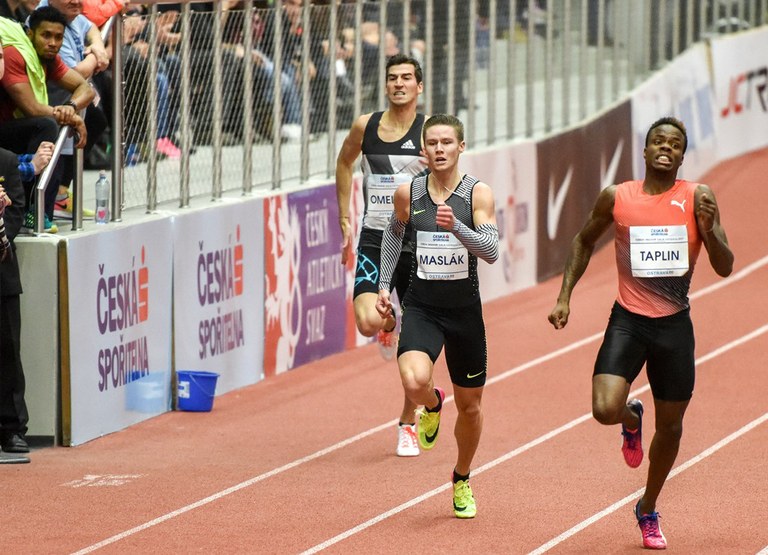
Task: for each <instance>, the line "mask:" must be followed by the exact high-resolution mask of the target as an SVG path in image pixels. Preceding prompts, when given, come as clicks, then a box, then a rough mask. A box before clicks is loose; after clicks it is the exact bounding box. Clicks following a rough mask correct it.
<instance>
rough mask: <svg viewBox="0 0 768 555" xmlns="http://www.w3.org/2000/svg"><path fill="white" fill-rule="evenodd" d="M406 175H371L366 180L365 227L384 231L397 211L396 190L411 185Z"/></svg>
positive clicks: (409, 178)
mask: <svg viewBox="0 0 768 555" xmlns="http://www.w3.org/2000/svg"><path fill="white" fill-rule="evenodd" d="M410 181H411V177H410V176H408V175H405V174H395V175H384V174H371V175H369V176H368V178H367V180H366V194H367V198H366V201H367V203H368V204H367V211H366V215H365V221H364V222H363V225H364V226H365V227H367V228H370V229H384V228H385V227H387V224H388V223H389V217H390V216H391V215H392V210H394V209H395V190H396V189H397V188H398V187H399V186H400V185H403V184H406V183H410Z"/></svg>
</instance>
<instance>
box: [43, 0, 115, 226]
mask: <svg viewBox="0 0 768 555" xmlns="http://www.w3.org/2000/svg"><path fill="white" fill-rule="evenodd" d="M49 5H50V6H51V7H53V8H55V9H57V10H59V11H60V12H61V13H62V14H64V17H65V18H66V19H67V26H66V27H65V29H64V41H63V42H62V44H61V48H60V49H59V56H60V57H61V60H62V61H63V62H64V63H65V64H66V65H67V66H68V67H70V68H72V69H74V70H75V71H76V72H77V73H79V74H80V75H82V77H83V79H86V80H88V79H91V78H92V77H93V76H94V75H95V74H96V73H99V72H101V71H104V70H105V69H106V68H107V67H108V66H109V56H108V55H107V51H106V48H105V47H104V41H103V40H102V39H101V31H100V30H99V28H98V27H96V26H95V25H94V24H93V23H91V22H90V21H89V20H88V18H86V17H85V16H84V15H82V7H83V4H82V1H81V0H41V1H40V3H39V4H38V7H37V9H38V10H40V9H43V8H45V7H46V6H49ZM68 98H69V91H67V90H66V89H63V88H61V87H59V86H58V85H57V84H56V83H54V82H49V83H48V103H49V104H50V105H52V106H56V105H58V104H61V103H63V102H66V100H67V99H68ZM84 118H85V127H86V129H87V130H88V142H87V143H86V150H87V149H88V148H89V147H91V146H93V144H95V142H96V141H97V140H98V139H99V138H100V137H101V135H102V133H104V130H105V129H106V128H107V116H106V114H104V112H103V111H102V109H101V108H100V106H98V105H96V104H95V103H93V104H89V105H88V106H87V108H86V110H85V115H84ZM72 155H73V150H72V141H71V139H70V140H68V141H67V144H65V145H64V149H63V150H62V156H61V158H60V159H59V164H61V167H62V171H61V174H60V180H59V182H58V183H56V184H52V185H51V186H58V193H57V194H56V202H55V205H54V216H55V217H57V218H64V219H70V220H71V219H72V205H73V203H72V193H71V192H70V190H69V184H70V183H71V181H72V178H73V176H74V162H73V156H72ZM83 216H84V217H87V218H92V217H93V211H92V210H88V209H86V208H84V209H83Z"/></svg>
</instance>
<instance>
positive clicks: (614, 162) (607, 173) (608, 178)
mask: <svg viewBox="0 0 768 555" xmlns="http://www.w3.org/2000/svg"><path fill="white" fill-rule="evenodd" d="M623 150H624V139H621V140H620V141H619V144H617V145H616V150H614V151H613V156H612V157H611V163H610V164H608V168H607V169H606V168H605V158H603V159H602V160H601V163H600V166H601V167H600V170H601V173H602V174H603V178H602V179H601V181H600V190H601V191H602V190H603V189H605V188H606V187H610V186H611V185H613V184H614V183H616V174H617V173H619V162H621V153H622V152H623Z"/></svg>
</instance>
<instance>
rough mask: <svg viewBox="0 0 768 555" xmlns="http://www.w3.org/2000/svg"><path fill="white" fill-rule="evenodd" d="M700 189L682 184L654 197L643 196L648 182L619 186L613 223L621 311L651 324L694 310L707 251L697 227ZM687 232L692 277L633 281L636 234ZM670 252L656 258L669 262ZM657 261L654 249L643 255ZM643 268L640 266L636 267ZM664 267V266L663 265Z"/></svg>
mask: <svg viewBox="0 0 768 555" xmlns="http://www.w3.org/2000/svg"><path fill="white" fill-rule="evenodd" d="M698 185H699V184H698V183H691V182H690V181H685V180H682V179H678V180H676V181H675V184H674V185H673V186H672V187H671V188H670V189H669V190H668V191H665V192H664V193H661V194H658V195H649V194H647V193H645V192H644V191H643V182H642V181H626V182H624V183H620V184H619V185H617V186H616V195H615V203H614V207H613V219H614V225H615V230H616V237H615V241H614V245H615V249H616V267H617V269H618V278H619V293H618V297H617V301H618V302H619V304H620V305H621V306H623V307H624V308H626V309H627V310H629V311H630V312H634V313H635V314H641V315H643V316H648V317H651V318H658V317H660V316H669V315H671V314H676V313H678V312H680V311H681V310H685V309H686V308H688V306H689V305H688V290H689V289H690V285H691V276H692V275H693V268H694V266H695V264H696V259H697V258H698V256H699V251H700V250H701V236H700V235H699V228H698V225H697V224H696V214H695V211H694V192H695V191H696V188H697V187H698ZM683 225H684V226H685V227H686V229H687V235H688V271H687V272H685V274H684V275H682V276H662V277H636V276H633V275H632V260H631V245H630V228H631V227H632V226H649V227H650V226H652V227H653V228H654V229H653V230H652V231H655V228H658V230H659V231H660V232H663V231H664V230H665V229H667V226H683ZM663 252H666V251H664V249H658V250H656V251H655V256H656V258H663V257H664V256H667V254H662V253H663ZM638 255H639V256H641V257H643V259H647V258H651V259H652V258H653V257H654V251H653V249H652V248H649V249H647V251H644V252H643V253H639V251H638V247H637V245H636V248H635V256H636V258H637V257H638ZM636 264H637V263H636ZM658 264H659V265H661V266H663V263H662V262H659V263H658Z"/></svg>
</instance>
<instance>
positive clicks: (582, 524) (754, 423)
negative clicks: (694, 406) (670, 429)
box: [528, 412, 768, 555]
mask: <svg viewBox="0 0 768 555" xmlns="http://www.w3.org/2000/svg"><path fill="white" fill-rule="evenodd" d="M766 421H768V412H766V413H765V414H763V415H762V416H761V417H759V418H756V419H755V420H753V421H752V422H750V423H749V424H747V425H746V426H743V427H741V428H739V429H738V430H736V431H735V432H733V433H732V434H731V435H729V436H727V437H725V438H723V439H721V440H720V441H718V442H717V443H715V444H714V445H713V446H712V447H709V448H708V449H706V450H704V451H702V452H701V453H699V454H698V455H696V456H695V457H693V458H691V459H688V460H687V461H685V462H684V463H683V464H681V465H680V466H677V467H675V468H673V469H672V471H671V472H670V473H669V477H668V478H667V480H671V479H672V478H674V477H675V476H677V475H678V474H680V473H681V472H684V471H686V470H688V469H689V468H691V467H692V466H693V465H695V464H696V463H699V462H701V461H703V460H704V459H706V458H707V457H709V456H710V455H712V454H713V453H716V452H717V451H719V450H720V449H722V448H723V447H725V446H726V445H728V444H729V443H731V442H732V441H735V440H736V439H738V438H740V437H741V436H743V435H744V434H746V433H748V432H750V431H751V430H753V429H754V428H756V427H757V426H759V425H760V424H762V423H764V422H766ZM644 489H645V488H640V489H639V490H637V491H636V492H634V493H631V494H629V495H628V496H626V497H625V498H624V499H621V500H620V501H617V502H616V503H614V504H613V505H610V506H609V507H606V508H605V509H603V510H602V511H600V512H599V513H595V514H594V515H592V516H591V517H589V518H588V519H586V520H583V521H581V522H580V523H578V524H577V525H576V526H574V527H573V528H571V529H569V530H566V531H565V532H563V533H562V534H560V535H559V536H557V537H556V538H553V539H551V540H550V541H548V542H547V543H545V544H544V545H542V546H540V547H538V548H537V549H534V550H533V551H531V552H530V553H529V554H528V555H540V554H541V553H545V552H547V551H549V550H550V549H552V548H553V547H556V546H557V545H559V544H561V543H563V542H564V541H565V540H567V539H568V538H570V537H571V536H574V535H575V534H577V533H578V532H581V531H582V530H584V529H585V528H587V527H588V526H590V525H592V524H594V523H595V522H597V521H598V520H600V519H602V518H603V517H606V516H608V515H610V514H611V513H614V512H616V511H617V510H618V509H620V508H621V507H623V506H624V505H627V504H629V503H631V502H632V501H634V500H635V499H637V498H639V497H640V496H641V495H642V494H643V490H644ZM764 551H765V550H764Z"/></svg>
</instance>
